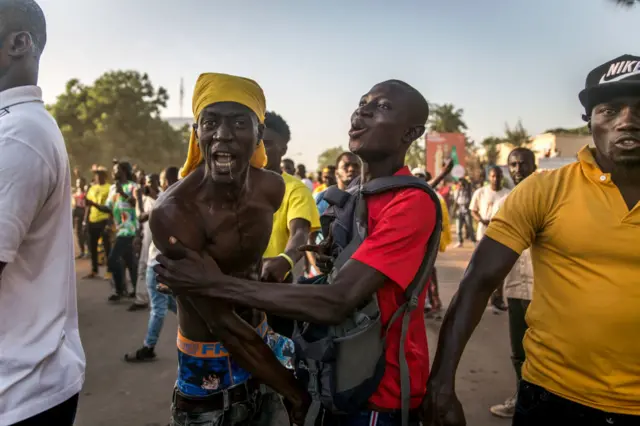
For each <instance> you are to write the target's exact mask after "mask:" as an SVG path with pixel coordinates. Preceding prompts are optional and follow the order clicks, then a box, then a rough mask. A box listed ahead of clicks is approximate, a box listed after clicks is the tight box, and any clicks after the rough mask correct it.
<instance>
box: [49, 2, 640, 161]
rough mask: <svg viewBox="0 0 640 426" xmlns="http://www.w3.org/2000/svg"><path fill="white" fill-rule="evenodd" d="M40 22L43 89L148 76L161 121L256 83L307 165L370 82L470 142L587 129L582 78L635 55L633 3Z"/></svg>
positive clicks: (54, 8)
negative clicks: (240, 82)
mask: <svg viewBox="0 0 640 426" xmlns="http://www.w3.org/2000/svg"><path fill="white" fill-rule="evenodd" d="M39 4H40V5H41V7H42V9H43V10H44V12H45V15H46V17H47V26H48V41H47V47H46V49H45V52H44V54H43V57H42V61H41V65H40V80H39V85H40V86H41V87H42V89H43V93H44V97H45V101H46V102H54V101H55V99H56V97H57V96H58V95H59V94H60V93H62V92H63V91H64V88H65V83H66V82H67V81H68V80H69V79H71V78H79V79H80V80H81V81H82V82H84V83H87V84H90V83H92V82H93V81H94V80H95V79H96V78H97V77H98V76H100V74H102V73H103V72H105V71H109V70H117V69H134V70H138V71H141V72H146V73H148V74H149V76H150V77H151V80H152V82H153V83H154V84H155V85H159V86H163V87H165V88H166V89H168V91H169V96H170V99H169V102H168V106H167V108H166V110H164V111H163V112H162V115H163V116H165V117H176V116H179V115H180V100H179V89H180V79H181V78H183V79H184V87H185V100H184V104H183V107H184V115H185V116H190V115H191V94H192V90H193V86H194V84H195V81H196V79H197V77H198V75H199V74H200V73H202V72H224V73H230V74H236V75H241V76H244V77H250V78H253V79H255V80H256V81H257V82H258V83H259V84H260V85H261V86H262V88H263V89H264V91H265V94H266V98H267V108H268V109H269V110H273V111H275V112H277V113H279V114H281V115H282V116H283V117H284V118H285V119H286V120H287V122H288V123H289V126H290V128H291V133H292V140H291V143H290V145H289V152H288V154H287V156H288V157H290V158H292V159H293V160H294V161H295V162H296V163H298V162H302V163H304V164H306V165H307V167H308V168H310V169H311V168H313V167H315V165H316V159H317V156H318V154H320V153H321V152H322V151H324V150H325V149H327V148H331V147H336V146H342V147H346V146H347V142H348V136H347V132H348V129H349V127H350V125H349V120H350V116H351V113H352V112H353V110H354V109H355V108H356V107H357V105H358V101H359V99H360V96H361V95H362V94H364V93H366V92H367V91H368V90H369V89H370V88H371V87H372V86H373V85H374V84H376V83H378V82H381V81H384V80H387V79H392V78H393V79H400V80H404V81H406V82H407V83H409V84H411V85H413V86H414V87H415V88H417V89H418V90H419V91H420V92H421V93H422V94H423V95H424V96H425V97H426V98H427V100H428V101H429V102H432V103H436V104H437V103H453V104H454V105H455V106H456V107H458V108H462V109H463V110H464V119H465V121H466V123H467V125H468V127H469V130H468V134H469V136H470V137H471V138H473V139H474V140H477V141H480V140H482V139H483V138H485V137H487V136H501V135H503V134H504V129H505V123H509V124H510V125H512V126H513V125H514V124H515V123H516V122H517V121H518V120H519V119H520V120H522V123H523V125H524V127H525V128H526V129H527V130H528V131H529V133H530V134H533V135H534V134H537V133H540V132H542V131H544V130H546V129H549V128H554V127H576V126H579V125H582V124H583V123H582V121H581V119H580V117H581V114H582V110H581V106H580V103H579V102H578V92H579V91H580V90H581V89H582V88H583V87H584V79H585V77H586V75H587V73H588V72H589V71H590V70H591V69H593V68H595V67H596V66H598V65H600V64H602V63H604V62H607V61H608V60H610V59H613V58H616V57H618V56H620V55H622V54H625V53H629V54H636V55H640V51H639V50H640V46H639V45H638V39H639V38H640V25H638V22H639V21H640V20H639V18H640V7H637V8H636V9H633V10H627V9H624V8H620V7H617V6H616V5H614V4H613V3H611V2H610V1H609V0H537V1H529V0H483V1H478V0H458V1H454V0H395V1H394V2H391V1H388V0H387V1H384V0H367V1H362V0H324V1H318V0H316V1H312V0H305V1H300V0H269V1H264V0H262V1H253V0H251V1H250V0H234V1H224V2H223V1H219V0H208V1H207V0H182V1H181V2H175V1H164V2H163V1H150V0H135V1H131V0H39Z"/></svg>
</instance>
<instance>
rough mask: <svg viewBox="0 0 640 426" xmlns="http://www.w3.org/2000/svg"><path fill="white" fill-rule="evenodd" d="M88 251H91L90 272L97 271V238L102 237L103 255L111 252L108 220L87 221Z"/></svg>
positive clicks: (95, 272)
mask: <svg viewBox="0 0 640 426" xmlns="http://www.w3.org/2000/svg"><path fill="white" fill-rule="evenodd" d="M87 227H88V228H89V252H90V253H91V272H93V273H94V274H97V273H98V240H99V239H100V237H102V245H103V246H104V254H105V256H109V253H110V252H111V235H110V234H109V221H108V220H102V221H100V222H93V223H92V222H89V224H88V225H87Z"/></svg>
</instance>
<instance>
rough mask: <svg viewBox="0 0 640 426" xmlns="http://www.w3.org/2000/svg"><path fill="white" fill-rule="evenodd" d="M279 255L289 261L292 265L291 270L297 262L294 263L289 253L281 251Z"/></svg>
mask: <svg viewBox="0 0 640 426" xmlns="http://www.w3.org/2000/svg"><path fill="white" fill-rule="evenodd" d="M278 256H279V257H283V258H284V259H285V260H286V261H287V262H289V266H290V268H289V270H291V269H293V266H294V265H295V264H294V263H293V259H291V257H289V255H288V254H287V253H280V254H279V255H278Z"/></svg>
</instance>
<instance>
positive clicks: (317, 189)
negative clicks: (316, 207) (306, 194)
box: [313, 183, 327, 195]
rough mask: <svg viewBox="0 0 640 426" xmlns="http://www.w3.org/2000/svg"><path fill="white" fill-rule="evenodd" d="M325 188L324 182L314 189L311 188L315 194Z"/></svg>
mask: <svg viewBox="0 0 640 426" xmlns="http://www.w3.org/2000/svg"><path fill="white" fill-rule="evenodd" d="M325 189H327V185H325V184H324V183H321V184H320V185H318V186H316V187H315V189H314V190H313V195H316V194H318V193H320V192H322V191H324V190H325Z"/></svg>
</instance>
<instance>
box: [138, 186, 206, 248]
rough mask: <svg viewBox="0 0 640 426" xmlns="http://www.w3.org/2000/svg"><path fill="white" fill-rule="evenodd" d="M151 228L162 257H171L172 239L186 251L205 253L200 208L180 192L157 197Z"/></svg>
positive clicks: (151, 217) (165, 193)
mask: <svg viewBox="0 0 640 426" xmlns="http://www.w3.org/2000/svg"><path fill="white" fill-rule="evenodd" d="M179 183H180V182H178V183H176V184H175V185H174V186H173V187H172V188H170V189H173V188H174V187H175V186H177V185H178V184H179ZM149 227H150V228H151V235H152V237H153V242H154V244H155V245H156V247H157V248H158V250H160V252H162V253H163V254H168V253H170V250H171V248H170V244H169V237H175V238H177V239H178V240H179V241H180V242H181V243H182V244H183V245H184V246H185V247H188V248H190V249H193V250H200V249H202V247H203V246H204V243H205V233H204V230H203V227H202V220H201V219H200V216H199V213H198V209H197V206H196V205H195V202H193V201H192V200H188V199H185V198H184V197H181V196H180V192H179V191H177V192H170V191H169V190H167V191H166V192H164V193H163V194H162V195H160V197H158V199H157V200H156V202H155V204H154V206H153V210H152V211H151V215H150V217H149ZM168 255H170V254H168Z"/></svg>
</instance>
